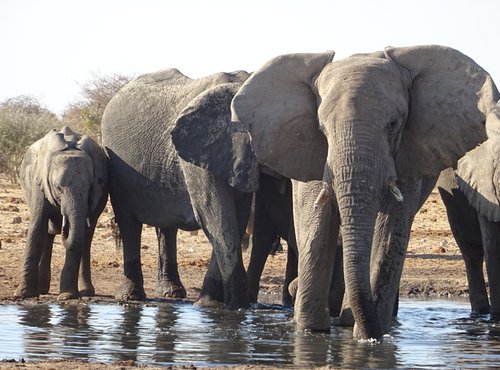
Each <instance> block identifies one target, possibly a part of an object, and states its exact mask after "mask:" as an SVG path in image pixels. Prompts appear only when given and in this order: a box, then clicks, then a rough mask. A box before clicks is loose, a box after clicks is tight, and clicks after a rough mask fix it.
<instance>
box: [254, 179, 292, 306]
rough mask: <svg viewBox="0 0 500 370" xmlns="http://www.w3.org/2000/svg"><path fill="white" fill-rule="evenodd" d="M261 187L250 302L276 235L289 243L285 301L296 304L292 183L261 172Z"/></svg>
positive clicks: (258, 195)
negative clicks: (292, 286)
mask: <svg viewBox="0 0 500 370" xmlns="http://www.w3.org/2000/svg"><path fill="white" fill-rule="evenodd" d="M259 184H260V187H259V190H258V191H257V192H256V193H255V210H254V214H253V217H254V220H253V236H252V251H251V254H250V262H249V264H248V269H247V279H248V294H249V298H250V303H256V302H257V298H258V295H259V282H260V277H261V275H262V271H263V269H264V265H265V264H266V260H267V257H268V256H269V252H270V251H271V248H272V247H273V245H274V243H275V242H276V239H277V238H282V239H284V240H285V241H286V242H287V244H288V248H287V263H286V271H285V282H284V285H283V295H282V302H283V305H285V306H291V305H292V304H293V301H292V296H291V295H290V293H289V292H288V286H289V285H290V283H291V281H292V280H293V279H295V278H296V277H297V243H296V241H295V230H294V228H293V216H292V185H291V183H290V180H289V179H286V178H279V177H275V176H272V175H267V174H265V173H261V175H260V181H259Z"/></svg>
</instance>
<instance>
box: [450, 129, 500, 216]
mask: <svg viewBox="0 0 500 370" xmlns="http://www.w3.org/2000/svg"><path fill="white" fill-rule="evenodd" d="M456 177H457V182H458V186H459V187H460V190H461V191H462V192H463V193H464V194H465V195H466V196H467V199H468V200H469V203H470V205H471V206H472V207H473V208H474V209H476V211H477V212H478V213H479V214H480V215H481V216H483V217H484V218H486V219H487V220H489V221H493V222H498V221H500V200H499V198H500V137H495V138H490V139H488V140H486V141H485V142H484V143H482V144H481V145H480V146H478V147H477V148H475V149H474V150H472V151H470V152H468V153H467V154H466V155H465V156H464V157H463V158H462V159H460V160H459V161H458V167H457V171H456Z"/></svg>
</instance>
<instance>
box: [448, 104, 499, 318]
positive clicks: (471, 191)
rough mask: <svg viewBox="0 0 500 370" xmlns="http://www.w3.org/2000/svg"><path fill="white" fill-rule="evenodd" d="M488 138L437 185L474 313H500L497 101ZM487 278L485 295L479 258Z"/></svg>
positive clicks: (488, 122) (490, 122) (494, 314)
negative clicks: (461, 258) (466, 281)
mask: <svg viewBox="0 0 500 370" xmlns="http://www.w3.org/2000/svg"><path fill="white" fill-rule="evenodd" d="M486 130H487V134H488V140H486V141H485V142H484V143H482V144H481V145H480V146H478V147H477V148H475V149H473V150H471V151H470V152H468V153H467V154H466V155H465V156H464V157H463V158H461V159H460V160H459V161H458V166H457V170H456V172H454V171H447V172H446V173H443V175H442V176H441V177H440V179H439V182H438V185H439V190H440V192H441V194H442V196H443V201H444V204H445V205H446V210H447V213H448V219H449V221H450V226H451V229H452V231H453V235H454V237H455V240H456V241H457V244H458V246H459V248H460V251H461V252H462V255H463V256H464V260H465V266H466V271H467V280H468V284H469V299H470V302H471V309H472V311H473V312H474V313H480V314H486V313H490V314H491V315H492V316H493V317H495V318H499V317H500V288H499V287H500V265H499V264H500V248H499V241H500V227H499V225H500V192H499V189H500V177H499V174H500V171H499V169H500V168H499V163H498V161H499V159H500V103H497V105H496V106H495V108H493V109H492V110H491V112H490V113H489V114H488V116H487V119H486ZM484 262H486V271H487V275H488V282H489V293H490V295H489V299H488V293H487V288H486V284H485V281H484V273H483V263H484Z"/></svg>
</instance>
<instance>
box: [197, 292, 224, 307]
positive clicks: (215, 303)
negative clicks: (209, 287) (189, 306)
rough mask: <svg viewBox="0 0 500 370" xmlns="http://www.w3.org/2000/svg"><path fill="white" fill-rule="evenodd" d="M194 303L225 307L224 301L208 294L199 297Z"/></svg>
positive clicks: (201, 305)
mask: <svg viewBox="0 0 500 370" xmlns="http://www.w3.org/2000/svg"><path fill="white" fill-rule="evenodd" d="M194 305H195V306H200V307H210V308H224V302H220V301H217V300H215V299H212V298H210V297H209V296H207V295H204V296H200V298H198V300H197V301H196V302H194Z"/></svg>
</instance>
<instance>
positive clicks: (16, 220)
mask: <svg viewBox="0 0 500 370" xmlns="http://www.w3.org/2000/svg"><path fill="white" fill-rule="evenodd" d="M22 222H23V219H22V218H21V217H19V216H16V217H14V218H13V219H12V222H11V224H20V223H22Z"/></svg>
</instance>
